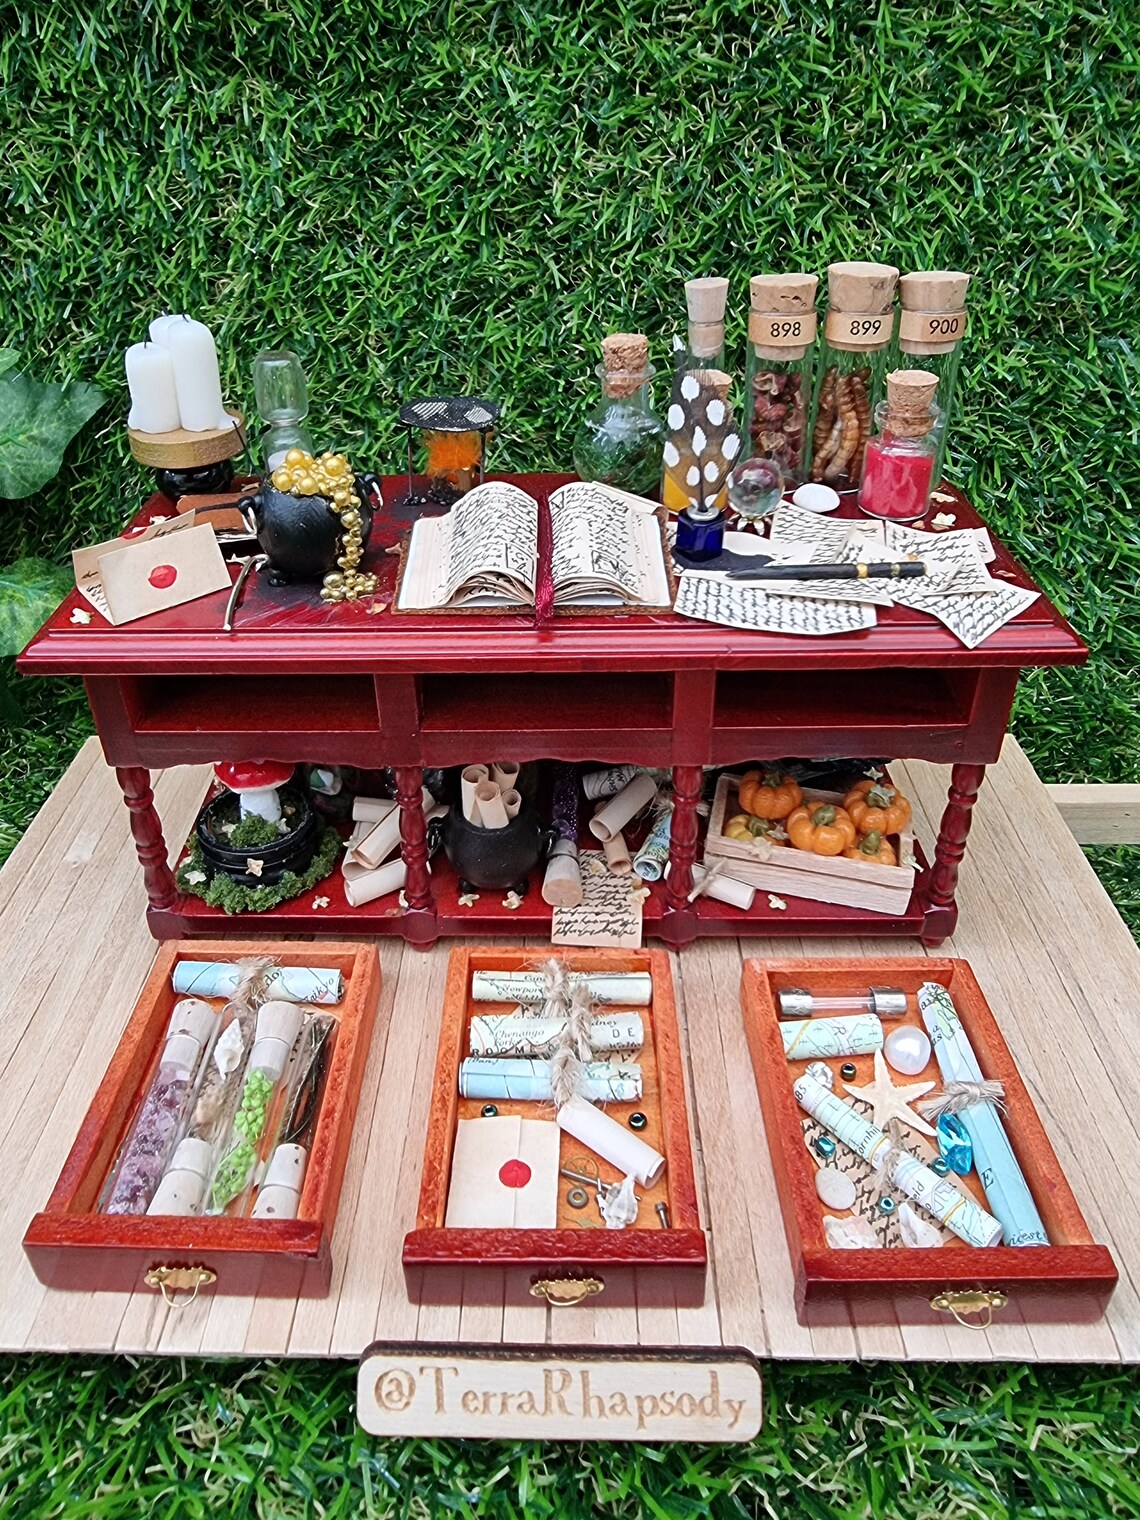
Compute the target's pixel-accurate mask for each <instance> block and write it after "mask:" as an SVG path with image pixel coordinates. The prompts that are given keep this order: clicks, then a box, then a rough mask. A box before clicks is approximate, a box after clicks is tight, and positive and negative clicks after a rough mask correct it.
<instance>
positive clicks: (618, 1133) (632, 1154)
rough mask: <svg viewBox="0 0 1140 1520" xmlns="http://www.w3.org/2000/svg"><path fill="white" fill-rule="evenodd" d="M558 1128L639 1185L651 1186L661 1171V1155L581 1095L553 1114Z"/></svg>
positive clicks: (663, 1159)
mask: <svg viewBox="0 0 1140 1520" xmlns="http://www.w3.org/2000/svg"><path fill="white" fill-rule="evenodd" d="M555 1117H556V1119H557V1122H558V1128H559V1129H564V1130H565V1131H566V1133H567V1134H568V1135H573V1136H574V1138H575V1140H580V1141H581V1142H582V1144H583V1145H587V1146H589V1148H590V1149H591V1150H592V1151H593V1152H594V1153H595V1154H596V1155H598V1156H600V1157H601V1158H602V1160H603V1161H608V1162H609V1164H610V1165H611V1166H616V1167H617V1169H618V1171H619V1172H624V1173H625V1175H626V1176H627V1177H636V1178H637V1180H638V1182H640V1183H641V1185H642V1187H652V1186H653V1184H654V1183H655V1182H656V1181H657V1179H658V1177H660V1175H661V1173H662V1172H663V1171H664V1170H665V1157H664V1156H662V1155H661V1153H660V1152H659V1151H655V1150H654V1149H653V1147H652V1146H651V1145H646V1143H645V1141H644V1140H640V1139H639V1138H638V1137H637V1136H636V1135H634V1134H631V1133H630V1131H629V1130H628V1129H626V1127H625V1125H624V1124H619V1123H618V1122H617V1120H616V1119H611V1118H610V1116H609V1114H603V1113H602V1111H601V1109H600V1108H595V1107H594V1106H593V1104H592V1103H586V1102H585V1101H584V1100H583V1099H581V1098H571V1099H570V1101H569V1103H564V1104H563V1105H562V1107H561V1108H560V1109H559V1110H558V1113H557V1115H556V1116H555Z"/></svg>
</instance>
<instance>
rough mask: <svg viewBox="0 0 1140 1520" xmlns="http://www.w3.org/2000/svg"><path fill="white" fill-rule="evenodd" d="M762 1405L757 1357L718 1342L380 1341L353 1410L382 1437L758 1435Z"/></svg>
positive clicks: (364, 1364) (367, 1359)
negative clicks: (609, 1345)
mask: <svg viewBox="0 0 1140 1520" xmlns="http://www.w3.org/2000/svg"><path fill="white" fill-rule="evenodd" d="M603 1292H604V1285H603ZM603 1302H604V1299H603ZM561 1312H562V1313H563V1314H569V1315H570V1316H571V1318H572V1317H573V1314H572V1311H570V1310H563V1311H561ZM761 1414H762V1411H761V1382H760V1364H759V1362H757V1360H756V1359H755V1357H752V1356H750V1355H749V1354H748V1353H747V1352H746V1351H741V1350H737V1349H735V1348H725V1349H721V1348H720V1347H711V1346H710V1347H706V1348H704V1349H703V1350H700V1351H667V1350H647V1349H646V1348H645V1347H644V1346H639V1347H637V1348H635V1349H634V1348H630V1349H622V1348H621V1347H616V1348H614V1349H612V1350H607V1349H599V1348H597V1347H594V1346H561V1347H556V1346H541V1347H539V1346H535V1347H531V1346H480V1345H462V1344H459V1345H456V1344H452V1345H440V1344H438V1343H436V1344H432V1343H431V1342H420V1343H416V1344H409V1343H406V1342H405V1343H402V1344H401V1343H393V1342H387V1343H385V1342H377V1343H376V1344H374V1345H372V1346H370V1347H369V1348H368V1350H367V1351H366V1352H365V1353H364V1356H363V1358H362V1359H361V1363H360V1371H359V1374H358V1376H357V1384H356V1416H357V1419H358V1420H359V1421H360V1423H361V1425H362V1426H363V1427H364V1429H365V1430H367V1431H368V1432H369V1433H370V1434H371V1435H376V1436H399V1437H407V1436H428V1437H434V1438H440V1437H447V1436H461V1437H467V1438H470V1437H476V1438H478V1437H483V1438H490V1439H492V1440H499V1441H502V1440H520V1439H521V1440H532V1441H533V1440H545V1441H587V1442H594V1443H597V1442H599V1441H642V1442H644V1441H750V1440H752V1438H753V1437H754V1436H755V1435H756V1434H757V1432H758V1431H759V1429H760V1423H761Z"/></svg>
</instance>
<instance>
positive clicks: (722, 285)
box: [685, 275, 728, 325]
mask: <svg viewBox="0 0 1140 1520" xmlns="http://www.w3.org/2000/svg"><path fill="white" fill-rule="evenodd" d="M727 301H728V281H727V280H724V279H721V278H720V277H719V276H718V275H708V276H706V277H705V278H703V279H700V280H686V281H685V302H686V304H687V306H688V308H689V321H690V322H696V323H699V324H701V325H704V324H706V323H715V322H720V323H723V322H724V308H725V305H726V303H727Z"/></svg>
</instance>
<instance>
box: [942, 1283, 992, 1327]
mask: <svg viewBox="0 0 1140 1520" xmlns="http://www.w3.org/2000/svg"><path fill="white" fill-rule="evenodd" d="M1007 1303H1009V1295H1008V1294H1006V1293H1003V1292H1002V1291H1001V1289H1000V1288H965V1289H959V1290H958V1291H949V1292H946V1293H936V1294H935V1295H934V1297H933V1298H932V1299H931V1300H930V1307H931V1308H932V1309H934V1310H936V1312H937V1313H939V1314H950V1315H952V1316H953V1317H954V1318H955V1319H956V1320H957V1321H958V1323H959V1324H960V1325H964V1326H965V1327H966V1329H967V1330H988V1329H989V1327H990V1326H991V1325H992V1324H993V1322H994V1311H995V1309H1004V1308H1005V1306H1006V1304H1007ZM967 1315H976V1316H977V1318H975V1319H968V1318H967V1317H966V1316H967ZM983 1316H984V1318H983Z"/></svg>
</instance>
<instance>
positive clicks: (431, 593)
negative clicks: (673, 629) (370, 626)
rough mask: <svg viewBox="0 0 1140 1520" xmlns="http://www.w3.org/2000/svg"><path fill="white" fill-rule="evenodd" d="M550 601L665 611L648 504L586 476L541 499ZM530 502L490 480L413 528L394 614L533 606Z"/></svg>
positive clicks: (667, 596)
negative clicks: (547, 531) (546, 513)
mask: <svg viewBox="0 0 1140 1520" xmlns="http://www.w3.org/2000/svg"><path fill="white" fill-rule="evenodd" d="M550 521H551V529H552V536H553V542H552V553H551V562H550V573H551V578H552V580H553V582H554V605H555V606H556V607H564V606H574V607H607V606H628V607H634V608H641V607H643V608H653V609H658V608H662V609H667V608H668V607H669V604H670V601H671V586H670V583H669V574H668V571H667V569H666V562H665V552H664V547H663V543H662V537H661V524H660V521H659V519H658V517H657V515H656V510H655V507H654V503H653V502H650V501H646V502H641V499H640V498H639V497H634V496H628V495H626V494H625V493H624V492H621V491H615V490H612V489H611V488H610V487H609V486H603V485H596V484H594V483H592V482H588V481H572V482H571V483H570V484H569V485H565V486H561V487H559V489H558V490H557V491H555V492H554V493H553V494H552V495H551V497H550ZM537 577H538V503H537V502H536V501H535V499H534V497H533V496H528V495H527V493H526V492H525V491H523V490H520V489H519V487H518V486H514V485H511V484H510V483H509V482H507V481H500V480H489V481H487V482H486V483H485V484H484V485H481V486H476V487H475V489H474V490H473V491H468V492H467V494H466V496H463V497H461V498H460V499H459V501H457V502H456V503H455V505H454V506H453V507H452V509H451V511H450V512H448V513H447V514H446V515H445V516H443V517H421V518H420V519H419V521H418V522H417V523H416V524H415V526H414V527H413V528H412V533H411V539H410V542H409V545H408V551H407V557H406V560H405V563H404V569H403V575H402V577H401V580H400V588H399V591H398V592H397V595H396V611H397V612H413V611H414V612H426V611H432V610H436V609H439V608H445V607H446V608H465V607H471V608H478V607H491V608H511V607H532V606H533V605H534V591H535V584H536V581H537Z"/></svg>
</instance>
